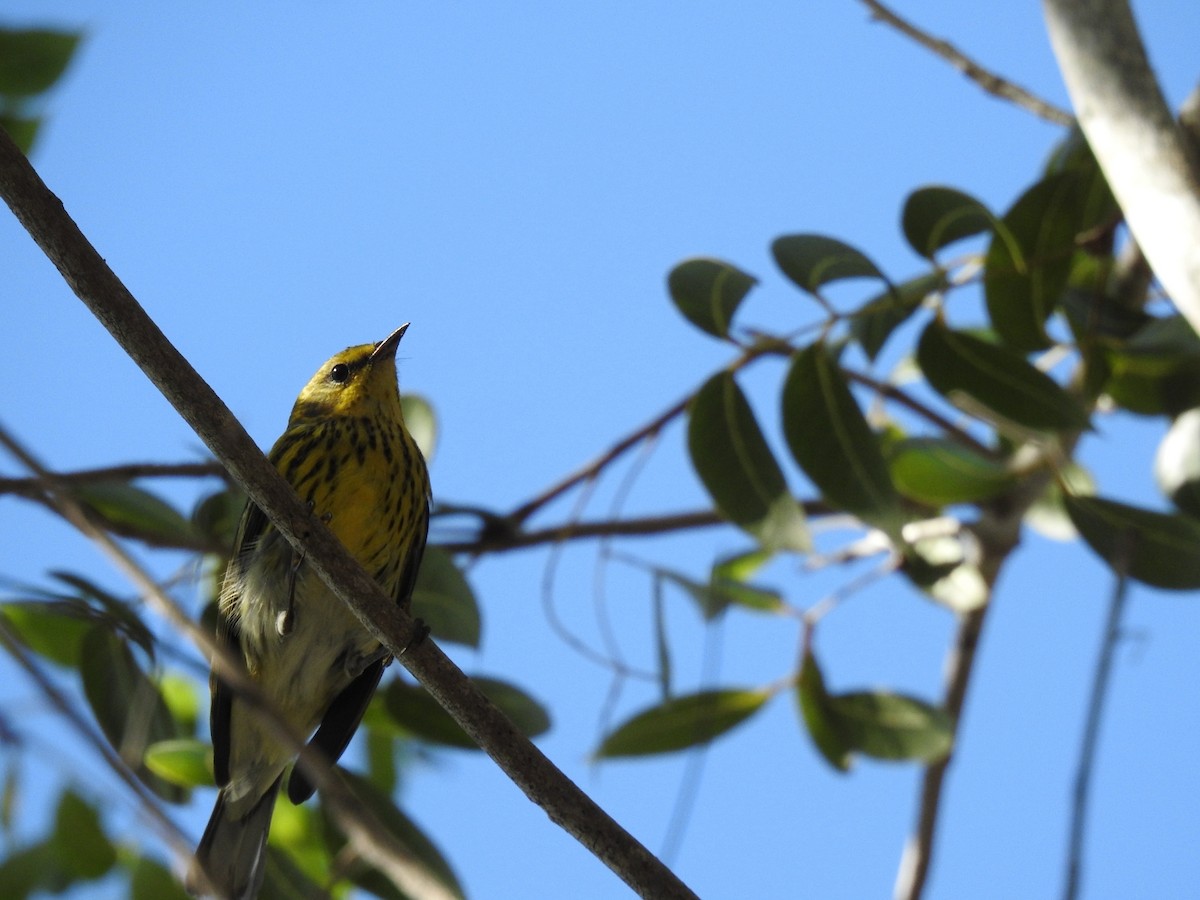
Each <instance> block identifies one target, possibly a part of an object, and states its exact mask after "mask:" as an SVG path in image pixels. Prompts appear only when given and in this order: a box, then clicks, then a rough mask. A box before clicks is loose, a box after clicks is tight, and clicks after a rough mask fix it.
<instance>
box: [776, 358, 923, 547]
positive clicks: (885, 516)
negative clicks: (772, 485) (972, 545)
mask: <svg viewBox="0 0 1200 900" xmlns="http://www.w3.org/2000/svg"><path fill="white" fill-rule="evenodd" d="M783 432H784V436H785V437H786V438H787V442H788V447H789V448H791V451H792V456H794V457H795V459H796V462H798V463H799V464H800V467H801V468H802V469H804V472H805V474H807V475H808V477H809V478H811V479H812V481H813V483H814V484H815V485H816V486H817V487H818V488H819V489H820V491H821V493H822V494H823V495H824V497H825V498H826V499H827V500H828V501H829V502H830V503H831V504H833V505H834V506H837V507H840V508H841V509H845V510H846V511H847V512H850V513H853V514H854V515H856V516H858V517H859V518H861V519H863V520H864V521H867V522H870V523H872V524H874V525H877V526H879V527H881V528H883V529H884V530H885V531H895V530H896V529H897V528H898V527H899V523H900V519H901V516H900V498H899V495H898V494H897V493H896V489H895V487H894V486H893V485H892V480H891V476H890V475H889V474H888V469H887V464H886V463H885V462H884V459H883V453H882V452H881V451H880V449H879V442H878V440H877V439H876V437H875V434H874V432H872V431H871V428H870V426H869V425H867V420H866V418H865V417H864V416H863V414H862V410H861V409H859V407H858V403H857V402H856V401H855V399H854V395H853V394H851V393H850V388H849V386H848V385H847V384H846V381H845V378H844V377H843V376H842V372H841V369H840V368H839V367H838V365H837V363H836V362H835V361H834V359H833V357H832V356H831V355H830V353H829V350H828V348H827V347H826V346H825V344H824V343H822V342H818V343H815V344H813V345H811V346H809V347H807V348H805V349H804V350H801V351H799V352H798V353H796V355H795V356H793V357H792V364H791V368H790V369H789V371H788V375H787V380H786V381H785V382H784V385H783Z"/></svg>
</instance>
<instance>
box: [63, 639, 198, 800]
mask: <svg viewBox="0 0 1200 900" xmlns="http://www.w3.org/2000/svg"><path fill="white" fill-rule="evenodd" d="M79 673H80V675H81V676H82V678H83V692H84V696H86V697H87V701H88V703H89V704H90V705H91V707H92V712H93V713H94V714H95V716H96V721H97V722H99V723H100V728H101V730H102V731H103V732H104V734H105V736H106V737H107V738H108V740H109V743H111V744H112V746H113V747H114V748H115V749H116V750H117V752H118V753H120V754H121V757H122V758H123V759H124V760H125V761H126V762H128V763H129V765H130V767H131V768H133V769H134V770H135V771H136V772H137V773H138V776H139V777H140V778H141V779H142V780H143V781H144V782H145V783H146V785H147V786H148V787H150V788H151V789H153V790H154V791H155V792H156V793H157V794H158V795H159V796H161V797H163V798H164V799H167V800H171V801H178V800H182V799H183V796H184V795H183V793H182V792H181V791H180V790H179V789H178V788H176V787H174V786H172V785H169V784H167V783H166V782H164V781H162V780H161V779H159V778H158V777H157V776H156V775H154V774H153V773H151V772H150V771H149V770H148V769H147V768H146V767H145V764H144V762H143V760H142V756H143V754H144V753H145V750H146V747H148V746H149V745H150V744H153V743H156V742H157V741H165V740H170V739H172V738H176V737H179V736H180V735H179V734H178V733H177V732H176V727H175V720H174V719H173V718H171V712H170V710H169V709H167V705H166V703H164V702H163V699H162V696H161V695H160V694H159V692H158V689H157V688H156V687H155V685H154V682H152V681H151V680H150V679H149V678H148V677H147V676H146V674H145V673H144V672H142V670H141V669H140V668H139V667H138V664H137V662H136V661H135V660H134V658H133V654H132V653H131V652H130V650H129V647H128V646H127V645H126V644H125V642H124V641H123V640H121V639H120V638H119V637H117V636H116V635H114V634H113V633H112V632H111V631H109V630H108V629H107V628H105V627H104V626H103V625H100V626H96V627H94V628H92V630H91V631H89V632H88V633H87V634H86V635H85V636H84V638H83V642H82V644H81V646H80V663H79Z"/></svg>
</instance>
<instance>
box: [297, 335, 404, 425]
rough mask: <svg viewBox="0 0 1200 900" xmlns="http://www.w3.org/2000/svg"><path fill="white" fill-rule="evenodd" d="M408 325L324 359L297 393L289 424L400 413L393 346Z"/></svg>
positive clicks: (394, 346)
mask: <svg viewBox="0 0 1200 900" xmlns="http://www.w3.org/2000/svg"><path fill="white" fill-rule="evenodd" d="M409 324H410V323H408V322H405V323H404V324H403V325H401V326H400V327H399V328H397V329H396V330H395V331H393V332H392V333H391V334H389V335H388V336H387V337H385V338H384V339H383V340H382V341H380V342H379V343H377V344H360V345H359V346H357V347H347V348H346V349H345V350H343V351H342V352H341V353H339V354H337V355H336V356H334V357H333V358H332V359H330V360H329V361H327V362H326V363H325V364H324V365H323V366H321V368H319V369H318V370H317V373H316V374H315V375H313V377H312V379H311V380H310V381H309V382H308V384H306V385H305V386H304V390H302V391H301V392H300V396H299V397H298V398H297V399H296V405H295V406H294V407H293V408H292V415H291V419H290V420H289V424H291V425H295V424H297V423H299V422H303V421H306V420H308V419H321V418H328V417H330V416H374V415H380V414H384V415H388V414H394V415H397V416H398V415H400V389H399V387H398V386H397V384H396V349H397V348H398V347H399V346H400V338H402V337H404V332H405V331H406V330H408V326H409Z"/></svg>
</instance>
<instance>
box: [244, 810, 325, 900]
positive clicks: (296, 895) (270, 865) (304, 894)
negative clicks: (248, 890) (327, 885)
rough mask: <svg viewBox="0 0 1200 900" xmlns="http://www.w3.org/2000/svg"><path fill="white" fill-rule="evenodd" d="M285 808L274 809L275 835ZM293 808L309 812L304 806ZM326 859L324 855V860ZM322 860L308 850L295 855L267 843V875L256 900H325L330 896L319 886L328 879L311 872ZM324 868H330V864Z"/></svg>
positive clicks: (273, 828) (265, 867)
mask: <svg viewBox="0 0 1200 900" xmlns="http://www.w3.org/2000/svg"><path fill="white" fill-rule="evenodd" d="M285 809H287V807H286V806H283V805H279V806H276V807H275V815H276V819H275V822H274V823H273V827H272V829H271V831H272V833H274V832H275V830H276V829H275V827H274V826H276V825H278V823H279V819H280V813H281V812H282V811H283V810H285ZM293 809H294V810H299V809H303V810H304V811H305V812H307V811H308V810H307V809H306V808H304V807H293ZM325 856H326V854H325V853H322V854H321V858H322V859H323V858H324V857H325ZM298 857H300V858H298ZM320 861H321V860H320V859H317V858H316V857H315V855H314V854H313V853H312V852H311V851H308V849H307V847H306V848H305V852H302V853H301V854H295V853H293V852H292V851H291V849H290V848H289V849H288V850H283V849H281V848H280V846H279V845H277V844H276V843H275V842H274V841H272V842H271V843H269V844H267V854H266V862H265V865H264V867H263V868H264V870H265V873H266V875H265V877H264V878H263V884H262V890H261V891H260V892H259V894H258V897H257V898H255V900H324V898H325V897H327V896H329V895H328V894H327V893H325V892H324V891H323V890H322V889H321V887H320V885H321V884H322V883H323V882H324V881H325V880H326V879H325V877H323V876H322V877H317V876H314V875H312V874H311V873H310V871H309V869H310V868H312V867H314V866H316V865H317V864H318V863H319V862H320ZM302 863H303V865H302ZM322 868H324V869H328V865H325V866H323V867H322Z"/></svg>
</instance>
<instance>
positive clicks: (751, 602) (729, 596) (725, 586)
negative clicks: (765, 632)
mask: <svg viewBox="0 0 1200 900" xmlns="http://www.w3.org/2000/svg"><path fill="white" fill-rule="evenodd" d="M720 568H721V567H720V566H714V568H713V571H712V576H711V578H710V579H709V581H708V583H707V584H706V583H704V582H700V581H696V580H694V579H692V578H688V577H687V576H685V575H682V574H680V573H679V572H674V571H671V570H670V569H664V568H654V569H653V570H652V571H653V572H654V574H655V576H656V577H657V578H660V579H662V580H663V581H667V582H670V583H671V584H673V585H675V586H676V587H678V588H680V589H681V590H683V591H684V592H685V593H686V594H688V596H690V597H691V598H692V599H693V600H694V601H696V606H698V607H699V609H700V614H701V615H702V616H703V617H704V620H705V621H706V622H708V621H712V620H713V619H715V618H716V617H717V616H719V615H721V613H723V612H725V610H727V609H728V608H729V607H730V606H740V607H743V608H744V609H749V610H754V611H757V612H778V611H779V610H780V609H782V608H783V606H784V603H783V598H782V597H780V596H779V592H778V591H774V590H771V589H770V588H764V587H759V586H756V585H751V584H746V583H744V582H742V581H740V580H738V579H737V578H732V577H728V576H725V575H722V574H721V571H720Z"/></svg>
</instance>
